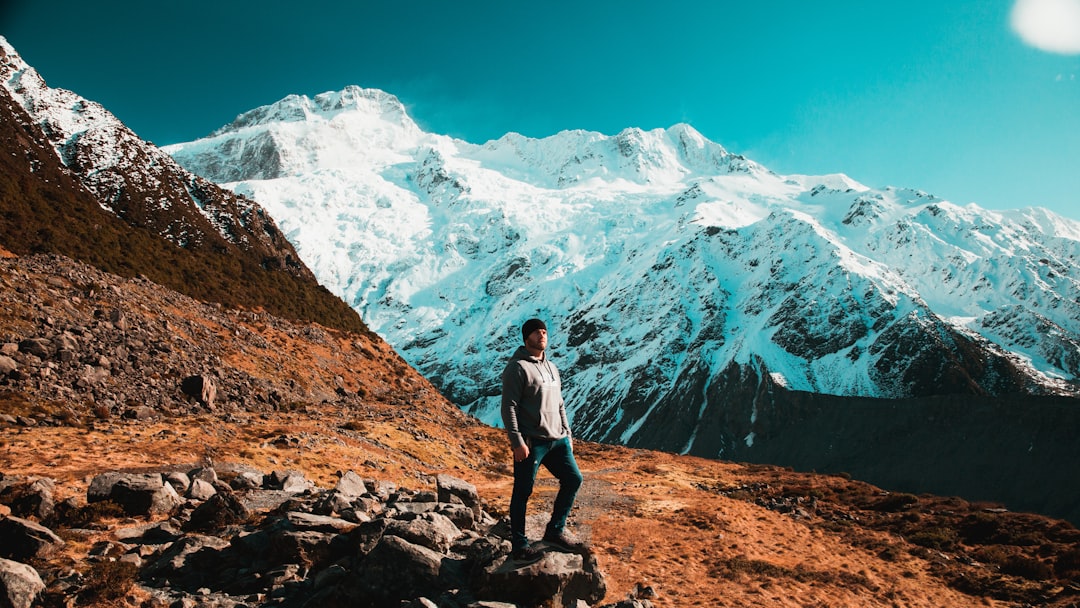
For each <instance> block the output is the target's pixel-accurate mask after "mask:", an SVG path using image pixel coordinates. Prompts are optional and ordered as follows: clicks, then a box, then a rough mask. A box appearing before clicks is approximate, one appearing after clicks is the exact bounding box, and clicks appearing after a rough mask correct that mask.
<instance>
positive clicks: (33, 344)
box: [19, 338, 53, 361]
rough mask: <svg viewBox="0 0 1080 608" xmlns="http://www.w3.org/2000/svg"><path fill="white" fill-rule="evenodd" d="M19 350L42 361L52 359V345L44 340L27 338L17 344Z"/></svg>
mask: <svg viewBox="0 0 1080 608" xmlns="http://www.w3.org/2000/svg"><path fill="white" fill-rule="evenodd" d="M19 350H20V351H22V352H24V353H27V354H30V355H34V356H35V357H37V358H38V359H41V360H43V361H44V360H45V359H48V358H49V357H52V353H53V345H52V342H51V341H49V340H47V339H45V338H28V339H26V340H23V341H22V342H19Z"/></svg>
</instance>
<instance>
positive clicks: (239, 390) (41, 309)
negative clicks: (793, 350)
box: [0, 253, 1080, 607]
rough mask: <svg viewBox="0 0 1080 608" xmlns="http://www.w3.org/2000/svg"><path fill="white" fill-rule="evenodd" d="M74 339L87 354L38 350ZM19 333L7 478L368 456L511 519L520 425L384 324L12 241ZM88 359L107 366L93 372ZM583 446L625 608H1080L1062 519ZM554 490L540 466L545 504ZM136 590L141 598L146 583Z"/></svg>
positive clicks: (4, 395)
mask: <svg viewBox="0 0 1080 608" xmlns="http://www.w3.org/2000/svg"><path fill="white" fill-rule="evenodd" d="M64 336H67V337H69V338H70V339H71V340H73V341H74V344H75V345H76V346H75V348H76V352H75V355H76V356H75V358H74V359H73V360H62V359H61V358H54V359H48V360H44V359H40V358H35V357H34V356H33V355H28V354H25V353H23V352H22V351H20V350H19V348H18V345H19V344H20V343H22V342H23V341H25V340H28V339H32V338H44V339H50V340H54V339H55V340H59V339H60V338H62V337H64ZM5 345H6V346H5ZM11 345H15V348H12V346H11ZM0 346H4V352H8V353H13V355H12V358H13V359H15V360H17V361H18V362H19V368H18V371H17V373H14V374H11V375H8V376H7V377H5V378H2V379H0V414H2V415H3V416H4V418H3V420H5V421H2V422H0V472H2V473H3V474H4V475H38V476H45V477H50V478H53V479H56V480H57V481H58V482H59V483H58V484H57V487H58V491H61V490H62V491H64V492H68V493H70V495H72V496H75V497H79V496H80V495H84V492H85V488H86V485H87V483H88V479H89V477H90V476H91V475H93V474H95V473H99V472H104V471H107V470H117V469H127V470H148V469H160V468H162V467H165V466H167V465H174V464H180V463H205V462H206V461H207V460H210V461H212V462H214V463H243V464H250V465H253V466H255V467H257V468H259V469H262V470H272V469H279V468H280V469H299V470H302V471H304V472H305V473H306V474H307V476H308V477H309V478H310V479H312V480H315V481H317V482H318V483H319V484H320V485H323V486H329V485H331V484H332V483H333V481H334V480H335V479H336V474H337V473H338V472H339V471H345V470H349V469H352V470H355V471H357V472H358V473H360V474H361V475H363V476H367V477H373V478H379V479H386V480H389V481H393V482H396V483H399V484H400V485H402V486H406V487H424V486H427V485H430V483H431V482H430V476H431V475H432V474H435V473H440V472H447V473H450V474H452V475H454V476H457V477H460V478H463V479H466V480H467V481H469V482H471V483H473V484H475V485H476V486H477V487H478V488H479V491H480V494H481V497H482V499H483V500H484V502H485V503H486V508H487V509H488V510H489V511H490V512H491V513H494V514H496V515H503V514H505V513H506V509H507V503H508V496H509V491H510V485H511V467H510V455H509V453H508V451H507V448H506V443H505V440H504V437H503V435H502V433H501V432H500V431H499V430H497V429H493V428H490V427H486V426H484V425H482V424H479V423H478V422H477V421H475V420H474V419H471V418H469V417H467V416H465V415H464V414H463V413H462V412H461V411H460V410H458V409H457V408H456V407H454V406H453V405H452V404H451V403H449V402H447V401H446V400H445V399H444V398H442V397H441V396H440V395H439V394H438V393H437V392H436V391H435V390H434V389H433V388H432V387H431V385H430V384H429V383H428V382H427V381H426V380H425V379H424V378H422V377H420V376H419V375H418V374H417V373H416V372H415V371H414V370H413V369H412V368H410V367H409V366H407V365H406V364H405V363H404V362H403V361H402V360H401V359H400V358H399V357H398V356H397V355H396V354H395V353H394V352H393V351H392V350H391V349H390V348H389V347H388V346H387V345H386V344H385V343H383V342H382V341H381V340H379V339H378V338H377V337H375V336H373V335H370V334H353V333H346V332H342V331H338V330H333V329H327V328H326V327H322V326H318V325H307V324H299V323H294V322H289V321H285V320H282V319H280V318H276V317H272V316H270V315H266V314H261V313H254V312H245V311H238V310H230V309H225V308H222V307H219V306H214V305H210V304H204V303H201V302H198V301H196V300H192V299H190V298H188V297H186V296H183V295H180V294H177V293H175V292H172V291H169V290H167V289H164V288H162V287H160V286H158V285H155V284H154V283H151V282H150V281H146V280H141V279H125V278H121V277H118V276H115V275H109V274H106V273H102V272H100V271H98V270H96V269H94V268H92V267H89V266H85V265H82V264H78V263H75V262H72V261H70V260H67V259H65V258H60V257H53V256H21V257H19V256H12V255H11V254H7V253H5V254H4V255H3V256H0ZM120 347H123V348H122V349H121V348H120ZM16 351H18V352H16ZM103 358H104V360H103ZM87 368H91V371H93V370H104V373H99V374H97V375H96V376H93V377H94V378H96V380H90V381H88V380H86V378H88V377H91V376H88V375H86V370H87ZM195 373H198V374H204V375H208V376H211V377H213V378H215V381H216V382H217V383H218V385H219V397H218V400H217V401H216V402H215V404H214V405H213V406H212V407H206V406H203V405H200V404H198V403H196V402H193V401H189V400H187V399H185V398H184V397H183V395H182V394H180V391H179V383H180V380H181V379H182V378H183V377H185V376H186V375H188V374H195ZM72 378H75V380H74V381H72ZM140 408H144V409H141V410H140ZM129 414H131V417H128V416H129ZM576 451H577V453H578V455H579V459H580V463H581V465H582V469H583V472H584V474H585V480H586V481H585V485H584V487H583V491H582V493H581V495H580V497H579V500H578V503H577V506H576V508H575V510H574V513H573V515H572V522H571V524H572V527H573V529H574V530H575V531H576V532H577V533H578V534H580V535H581V536H583V537H585V538H587V539H588V540H589V541H590V543H591V545H592V547H593V550H594V551H595V552H596V554H597V556H598V557H599V560H600V565H601V568H602V570H603V571H604V572H605V573H606V575H607V582H608V596H607V598H606V599H605V601H607V602H613V601H617V600H619V599H623V598H625V597H626V595H627V594H628V593H630V592H631V591H632V590H633V589H634V587H635V586H636V585H639V584H643V585H649V586H652V587H653V588H654V589H655V590H656V592H657V593H658V597H656V598H655V599H654V600H653V601H654V603H655V604H656V605H658V606H670V607H676V606H709V607H713V606H730V607H736V606H860V607H865V606H890V607H891V606H925V607H939V606H961V607H962V606H1022V605H1039V606H1073V605H1076V604H1077V602H1078V601H1080V532H1077V530H1075V529H1074V528H1073V527H1072V526H1070V525H1068V524H1067V523H1065V522H1062V521H1056V520H1052V519H1049V518H1045V517H1040V516H1036V515H1026V514H1018V513H1009V512H1006V511H1004V510H1002V509H1000V508H995V506H994V505H986V504H970V503H967V502H964V501H961V500H958V499H950V498H939V497H933V496H914V495H908V494H890V493H887V492H884V491H882V490H880V489H878V488H875V487H873V486H870V485H868V484H865V483H861V482H858V481H854V480H851V479H847V478H845V477H844V476H824V475H813V474H798V473H793V472H791V471H788V470H785V469H781V468H776V467H768V466H754V465H743V464H737V463H731V462H720V461H712V460H705V459H701V458H694V457H683V456H676V455H672V454H667V453H662V452H653V451H647V450H635V449H629V448H622V447H615V446H608V445H600V444H593V443H587V442H578V443H577V444H576ZM543 475H546V473H545V474H543ZM554 489H555V487H554V483H553V480H551V479H550V478H549V477H542V478H541V482H540V486H539V488H538V498H539V500H537V501H535V502H534V504H533V505H532V507H533V508H532V510H531V511H530V512H531V513H539V512H541V510H542V508H543V506H542V505H543V501H544V500H545V499H548V500H550V498H551V496H552V495H553V492H554ZM58 498H60V499H62V498H65V496H59V497H58ZM102 534H105V533H104V532H103V533H102ZM90 544H91V543H90V542H89V541H86V540H80V541H77V542H75V541H73V542H69V544H68V546H67V548H66V550H65V551H66V555H65V556H64V557H63V559H67V560H70V561H69V564H70V567H72V568H75V569H79V568H83V567H84V566H83V565H82V564H83V563H84V562H83V558H85V556H86V554H87V552H88V551H89V549H90ZM58 559H60V558H58ZM47 582H48V581H47ZM129 598H130V602H132V603H134V605H138V603H139V601H141V598H142V596H140V593H139V590H138V589H137V588H136V589H134V590H132V591H131V592H130V594H129Z"/></svg>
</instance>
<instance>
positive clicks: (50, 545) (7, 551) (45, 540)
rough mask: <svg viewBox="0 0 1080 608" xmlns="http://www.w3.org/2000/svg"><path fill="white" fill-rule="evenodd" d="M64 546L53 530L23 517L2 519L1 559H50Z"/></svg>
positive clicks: (0, 534)
mask: <svg viewBox="0 0 1080 608" xmlns="http://www.w3.org/2000/svg"><path fill="white" fill-rule="evenodd" d="M63 546H64V541H63V540H62V539H61V538H60V537H59V536H57V535H56V533H54V532H53V531H52V530H50V529H48V528H46V527H45V526H42V525H41V524H36V523H34V522H32V521H30V520H27V519H23V518H21V517H12V516H9V517H5V518H3V519H0V557H6V558H8V559H15V560H26V559H31V558H43V557H48V556H50V555H52V554H53V553H55V552H56V551H57V550H58V549H59V548H60V547H63Z"/></svg>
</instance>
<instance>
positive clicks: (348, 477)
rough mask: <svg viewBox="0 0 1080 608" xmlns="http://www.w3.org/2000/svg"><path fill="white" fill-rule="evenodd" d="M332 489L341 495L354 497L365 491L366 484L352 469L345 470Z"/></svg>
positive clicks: (361, 494)
mask: <svg viewBox="0 0 1080 608" xmlns="http://www.w3.org/2000/svg"><path fill="white" fill-rule="evenodd" d="M334 490H335V491H337V492H338V493H339V494H341V495H342V496H349V497H356V496H363V495H364V494H366V493H367V491H368V489H367V484H365V483H364V480H363V479H362V478H361V477H360V476H359V475H357V474H356V473H355V472H353V471H346V472H345V474H344V475H342V476H341V479H339V480H338V482H337V485H336V486H334Z"/></svg>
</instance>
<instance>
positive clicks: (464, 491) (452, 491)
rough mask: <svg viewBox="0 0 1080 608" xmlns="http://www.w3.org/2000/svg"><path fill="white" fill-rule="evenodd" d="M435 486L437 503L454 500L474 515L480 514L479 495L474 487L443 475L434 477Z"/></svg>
mask: <svg viewBox="0 0 1080 608" xmlns="http://www.w3.org/2000/svg"><path fill="white" fill-rule="evenodd" d="M435 484H436V488H437V490H438V500H439V502H454V500H453V499H455V498H456V499H458V500H459V501H461V504H463V505H465V506H466V507H469V508H471V509H472V510H473V512H474V513H476V514H477V515H479V514H480V495H479V494H478V493H477V492H476V486H474V485H472V484H471V483H469V482H467V481H465V480H463V479H458V478H457V477H451V476H450V475H443V474H440V475H437V476H436V477H435Z"/></svg>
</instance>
